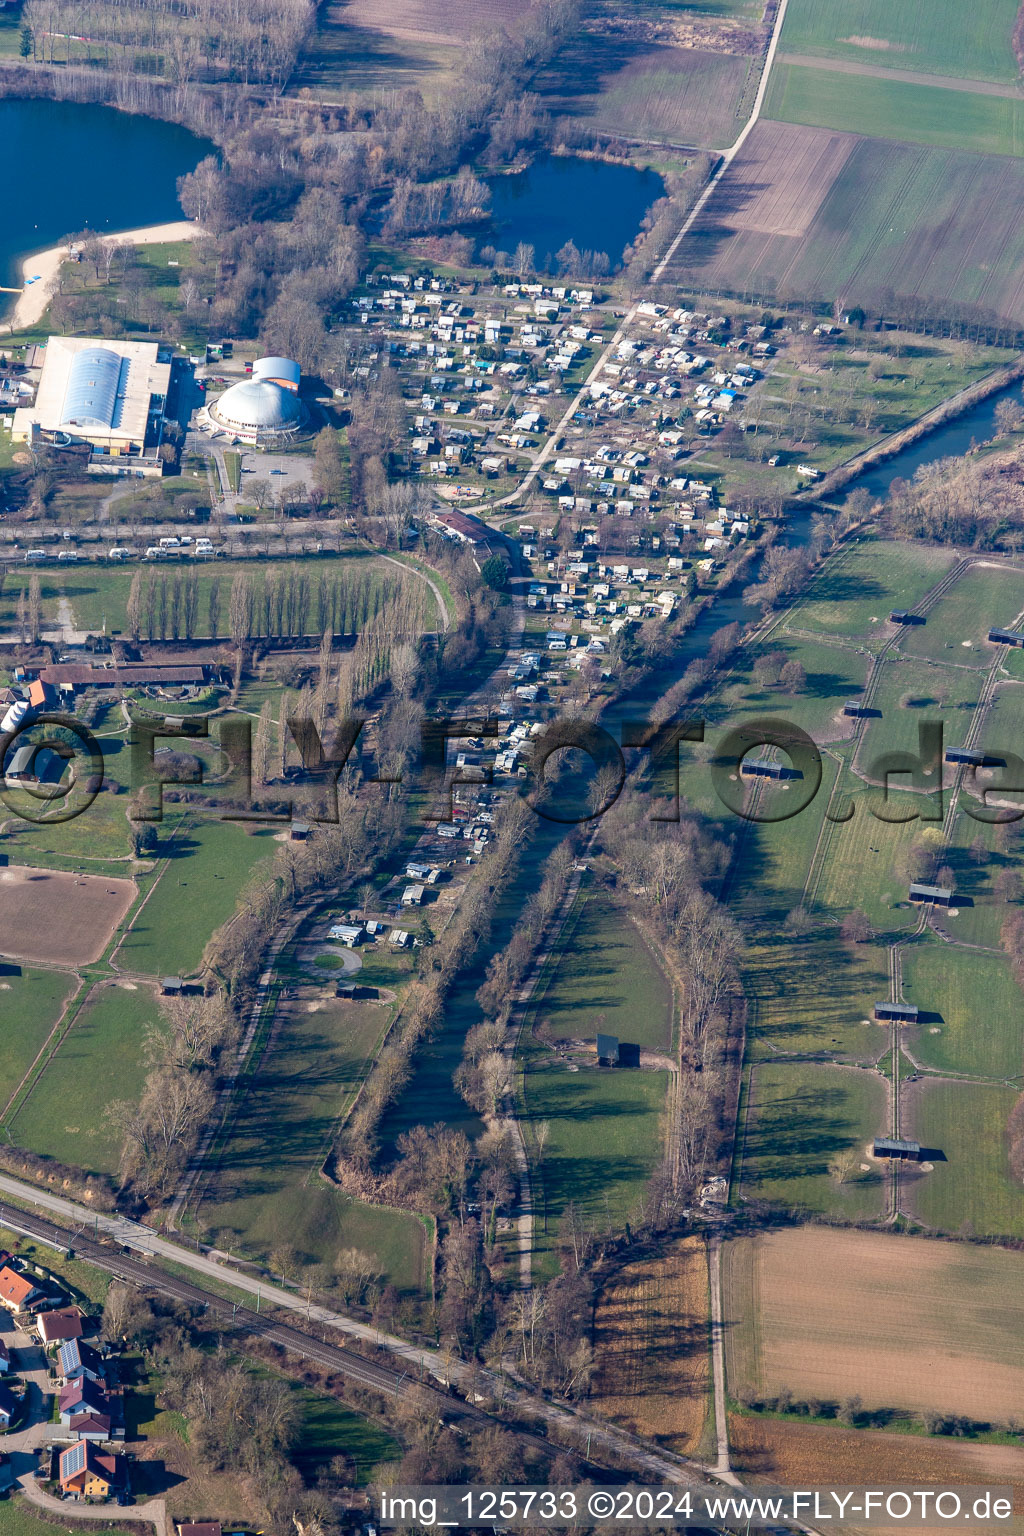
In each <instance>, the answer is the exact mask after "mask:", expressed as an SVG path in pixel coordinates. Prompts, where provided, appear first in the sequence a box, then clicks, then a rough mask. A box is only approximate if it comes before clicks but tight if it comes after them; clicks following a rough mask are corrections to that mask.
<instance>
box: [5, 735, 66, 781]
mask: <svg viewBox="0 0 1024 1536" xmlns="http://www.w3.org/2000/svg"><path fill="white" fill-rule="evenodd" d="M66 767H67V764H66V763H65V761H64V759H63V758H62V757H59V756H58V755H57V753H56V752H51V751H50V748H49V747H43V746H40V745H38V743H36V742H34V741H30V742H26V743H25V744H24V746H20V747H16V748H15V750H14V752H13V753H12V754H11V757H10V758H9V760H8V762H7V763H6V765H5V767H4V778H5V779H6V780H7V782H8V784H59V783H60V781H61V779H62V778H63V776H64V769H65V768H66Z"/></svg>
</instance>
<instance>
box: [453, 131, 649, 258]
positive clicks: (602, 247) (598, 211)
mask: <svg viewBox="0 0 1024 1536" xmlns="http://www.w3.org/2000/svg"><path fill="white" fill-rule="evenodd" d="M487 185H488V186H489V187H490V189H491V217H490V221H489V223H488V225H487V227H486V228H485V229H484V230H483V231H482V232H481V234H480V236H479V246H480V247H483V246H485V245H493V246H496V247H497V248H498V250H501V251H508V252H509V253H510V254H511V253H512V252H514V251H515V248H516V246H517V245H518V244H519V243H520V242H522V243H523V244H524V245H532V246H533V248H534V251H535V253H536V261H537V270H538V271H549V272H550V271H554V270H556V266H557V264H556V262H555V261H554V256H555V253H556V252H557V251H559V250H561V248H562V246H563V245H565V243H566V242H567V241H568V240H572V241H574V242H575V243H576V245H577V246H578V247H579V249H580V250H581V251H595V252H597V251H603V252H604V253H605V255H607V256H608V258H609V260H610V261H611V264H612V267H613V268H614V267H617V266H618V265H619V263H620V262H621V260H622V253H623V251H624V250H625V248H626V246H627V245H629V243H630V241H631V240H633V239H635V237H636V235H637V233H638V232H639V229H640V225H641V222H642V221H643V217H644V214H645V213H646V212H647V210H648V208H649V207H650V206H651V204H652V203H655V202H657V200H658V198H659V197H664V195H665V183H664V182H663V181H662V179H661V177H660V176H659V175H658V174H657V172H656V171H638V170H635V169H634V168H633V166H630V165H612V164H610V163H609V162H608V161H605V160H582V159H580V158H579V157H578V156H574V155H543V156H541V157H540V158H539V159H537V160H535V161H534V162H533V164H532V165H531V166H529V167H528V168H527V169H526V170H525V171H516V172H515V174H514V175H511V176H490V177H488V178H487Z"/></svg>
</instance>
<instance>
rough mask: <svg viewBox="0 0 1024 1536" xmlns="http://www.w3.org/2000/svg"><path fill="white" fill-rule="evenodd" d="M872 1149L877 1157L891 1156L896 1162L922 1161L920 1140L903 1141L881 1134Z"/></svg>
mask: <svg viewBox="0 0 1024 1536" xmlns="http://www.w3.org/2000/svg"><path fill="white" fill-rule="evenodd" d="M872 1151H873V1152H874V1154H875V1156H876V1157H890V1158H892V1159H893V1161H894V1162H902V1163H919V1162H920V1161H921V1143H920V1142H919V1141H901V1140H899V1139H898V1138H896V1137H892V1136H879V1137H876V1139H875V1141H874V1143H873V1144H872Z"/></svg>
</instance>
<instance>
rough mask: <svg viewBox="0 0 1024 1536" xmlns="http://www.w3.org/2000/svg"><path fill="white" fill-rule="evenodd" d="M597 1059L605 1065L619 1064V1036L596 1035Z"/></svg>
mask: <svg viewBox="0 0 1024 1536" xmlns="http://www.w3.org/2000/svg"><path fill="white" fill-rule="evenodd" d="M597 1059H598V1061H599V1062H600V1063H601V1064H602V1066H606V1067H617V1066H618V1064H619V1037H618V1035H598V1037H597Z"/></svg>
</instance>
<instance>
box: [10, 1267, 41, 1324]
mask: <svg viewBox="0 0 1024 1536" xmlns="http://www.w3.org/2000/svg"><path fill="white" fill-rule="evenodd" d="M44 1294H45V1293H44V1292H43V1291H41V1290H40V1289H39V1287H38V1285H33V1284H32V1281H31V1280H29V1279H28V1277H27V1276H25V1275H19V1274H18V1271H17V1270H16V1269H12V1268H11V1266H10V1265H9V1264H5V1265H4V1267H3V1269H0V1305H3V1306H5V1307H6V1308H7V1310H8V1311H9V1312H24V1311H25V1309H26V1308H27V1307H30V1306H31V1305H32V1303H33V1301H41V1300H42V1299H43V1296H44Z"/></svg>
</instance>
